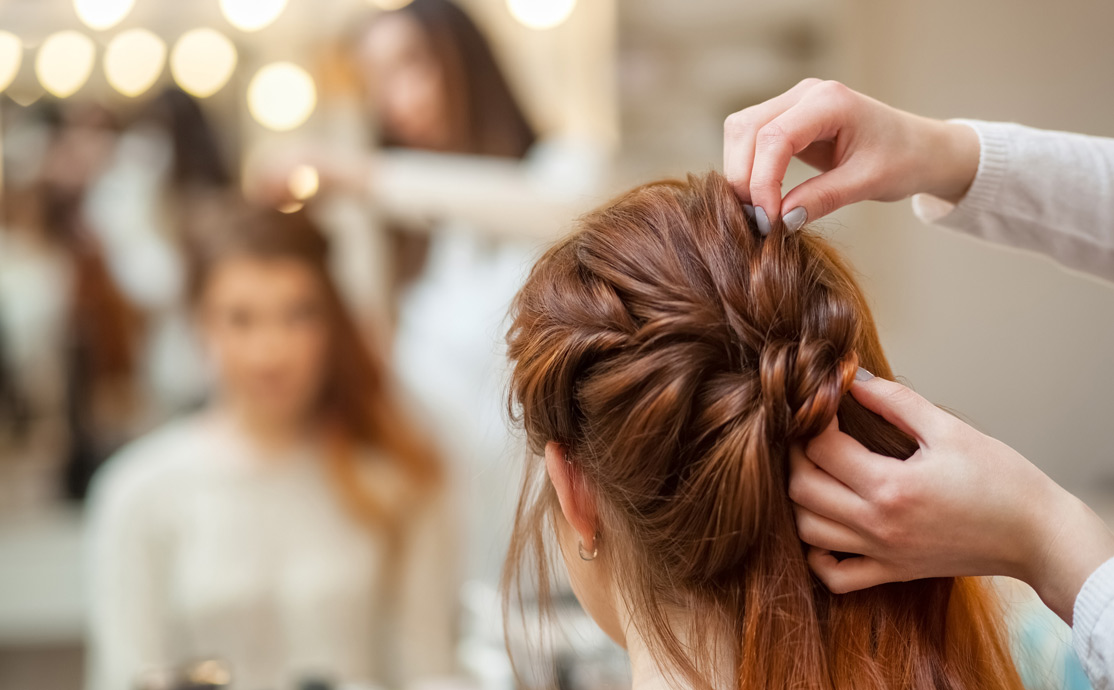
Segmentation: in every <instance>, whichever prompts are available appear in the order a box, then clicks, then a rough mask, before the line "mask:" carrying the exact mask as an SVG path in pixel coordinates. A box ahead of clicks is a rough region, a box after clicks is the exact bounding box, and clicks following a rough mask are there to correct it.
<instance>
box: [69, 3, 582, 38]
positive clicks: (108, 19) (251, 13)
mask: <svg viewBox="0 0 1114 690" xmlns="http://www.w3.org/2000/svg"><path fill="white" fill-rule="evenodd" d="M412 1H413V0H368V2H369V3H370V4H371V5H374V6H375V7H378V8H379V9H381V10H397V9H401V8H403V7H405V6H407V5H409V4H410V3H411V2H412ZM135 2H136V0H73V4H74V11H75V12H76V14H77V17H78V19H80V20H81V22H82V23H83V24H85V26H87V27H89V28H90V29H92V30H94V31H105V30H107V29H111V28H112V27H114V26H116V25H117V24H119V23H120V22H122V21H124V19H125V18H126V17H127V16H128V15H129V14H131V11H132V9H133V8H134V7H135ZM287 2H288V0H219V5H220V11H221V14H222V15H224V18H225V19H226V20H227V21H228V23H229V24H231V25H232V26H234V27H236V28H237V29H239V30H240V31H245V32H252V31H259V30H260V29H264V28H266V27H268V26H270V25H271V24H273V23H274V22H275V20H276V19H278V18H279V16H280V15H282V13H283V10H285V9H286V5H287ZM506 3H507V9H508V10H510V13H511V15H512V16H513V17H514V18H515V19H517V20H518V21H519V22H521V23H522V24H523V25H525V26H528V27H530V28H532V29H551V28H553V27H555V26H558V25H560V24H562V23H563V22H564V21H565V20H566V19H568V18H569V15H570V14H572V11H573V9H575V8H576V0H506Z"/></svg>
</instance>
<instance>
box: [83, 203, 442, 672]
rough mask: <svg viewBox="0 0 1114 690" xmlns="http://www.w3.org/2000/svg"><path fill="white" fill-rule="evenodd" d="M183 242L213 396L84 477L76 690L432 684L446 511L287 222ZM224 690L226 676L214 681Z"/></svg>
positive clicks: (227, 222)
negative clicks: (147, 677) (160, 675)
mask: <svg viewBox="0 0 1114 690" xmlns="http://www.w3.org/2000/svg"><path fill="white" fill-rule="evenodd" d="M197 220H198V222H197V225H196V226H191V227H192V229H191V234H190V237H191V248H192V252H191V253H192V256H193V263H192V269H191V272H190V281H189V285H190V291H189V292H190V295H191V299H192V302H193V305H194V309H195V314H196V319H197V323H198V325H199V326H200V330H201V332H202V335H203V341H204V344H205V346H206V349H207V351H208V353H209V355H210V356H211V359H212V362H213V364H214V365H215V378H216V382H217V392H216V395H215V397H214V398H213V399H212V401H211V402H210V403H209V404H208V406H207V407H206V408H205V409H204V410H203V411H201V412H200V413H198V414H196V415H195V416H192V417H189V418H187V419H184V420H181V421H177V422H174V423H172V424H170V425H168V426H167V427H165V428H163V429H161V430H159V431H156V432H155V433H153V434H151V435H149V436H147V437H146V438H143V439H141V440H139V441H137V442H135V443H133V444H132V445H130V446H129V447H128V448H126V449H125V450H124V451H122V452H121V453H120V454H119V455H118V456H117V457H116V458H114V459H113V460H111V461H110V462H109V464H108V465H107V466H106V467H105V468H104V470H103V472H102V473H101V474H100V475H98V477H97V479H96V482H95V485H94V494H93V500H92V503H91V518H90V522H91V527H90V535H91V537H90V539H91V542H90V545H91V554H90V555H91V569H92V572H91V578H90V582H89V586H90V590H89V591H90V592H91V593H92V595H93V596H92V597H91V607H92V611H91V621H92V629H91V635H90V649H91V655H92V657H91V665H90V676H89V681H90V682H89V687H90V689H91V690H118V689H119V688H128V687H133V685H134V684H135V683H136V681H137V679H138V678H140V677H141V676H142V675H143V674H144V673H147V672H153V671H159V670H165V669H168V668H172V667H176V666H179V665H181V664H183V663H187V662H190V661H197V660H201V659H219V660H221V661H222V662H223V663H224V664H226V665H227V666H226V667H225V668H227V669H228V670H229V671H230V673H231V677H232V684H233V686H234V687H242V688H276V689H277V688H289V687H297V684H298V683H303V682H306V681H307V680H308V679H311V678H313V679H322V678H324V679H330V680H333V681H337V682H344V683H349V684H361V683H367V684H373V683H374V684H379V685H386V686H387V687H404V686H405V685H407V684H408V683H409V682H411V681H413V680H415V679H416V678H418V677H427V676H435V675H438V674H444V673H447V672H449V671H450V670H451V668H452V653H453V637H454V635H453V619H454V616H455V611H456V605H455V598H456V591H455V586H454V585H455V583H454V581H453V572H454V568H453V564H452V557H451V554H452V549H451V548H450V543H449V542H451V536H450V535H449V530H448V529H447V528H446V521H445V520H444V519H443V518H444V517H445V515H446V514H447V512H446V511H447V506H446V504H445V501H444V500H443V497H442V496H441V490H442V488H443V478H442V472H441V468H440V466H439V464H438V462H437V460H436V459H435V456H434V454H433V453H432V452H431V451H430V449H429V448H428V447H427V446H426V444H425V443H423V441H422V440H421V439H420V438H419V437H418V436H417V434H416V433H415V431H414V428H413V426H412V425H411V424H410V422H409V420H407V418H406V416H405V415H404V413H403V411H402V409H401V407H400V405H399V402H398V400H397V398H396V397H395V394H394V391H393V389H392V386H391V384H390V382H389V380H388V377H387V375H386V372H385V371H384V368H383V366H382V364H381V363H380V362H379V361H378V360H377V359H375V358H374V357H373V356H372V354H371V353H370V352H369V351H368V349H366V347H365V345H364V344H363V343H362V341H361V340H360V337H359V335H358V333H357V331H356V328H355V326H354V325H353V322H352V320H351V319H350V317H349V315H348V314H347V313H346V312H345V310H344V308H343V306H342V304H341V301H340V298H339V296H338V294H337V291H336V289H335V286H334V284H333V282H332V280H331V278H330V276H329V274H328V272H327V269H326V259H327V257H326V255H327V245H326V242H325V240H324V238H323V237H322V235H321V234H320V233H319V231H318V230H317V229H316V228H315V227H314V226H313V225H312V224H311V223H310V221H309V220H308V219H307V218H306V215H305V214H304V213H297V214H293V215H284V214H281V213H279V212H277V211H266V210H258V209H250V208H242V209H235V208H234V209H232V210H231V211H230V210H228V209H226V208H224V207H218V208H216V209H214V211H213V212H212V213H211V214H202V215H201V216H200V217H198V219H197ZM226 680H227V679H226Z"/></svg>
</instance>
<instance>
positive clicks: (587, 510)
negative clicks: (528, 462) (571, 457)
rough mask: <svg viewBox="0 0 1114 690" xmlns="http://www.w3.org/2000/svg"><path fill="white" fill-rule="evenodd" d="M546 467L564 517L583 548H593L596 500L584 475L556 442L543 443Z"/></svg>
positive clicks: (595, 528) (596, 526)
mask: <svg viewBox="0 0 1114 690" xmlns="http://www.w3.org/2000/svg"><path fill="white" fill-rule="evenodd" d="M545 470H546V472H548V473H549V481H551V482H553V488H554V489H556V491H557V500H558V501H560V502H561V512H562V513H563V514H564V516H565V520H567V521H568V523H569V525H570V526H571V527H572V528H573V529H574V530H576V533H577V534H578V535H580V540H581V542H582V543H583V544H584V545H585V547H586V548H588V549H589V550H591V549H593V548H595V547H594V544H595V541H596V531H597V529H598V527H599V514H598V513H597V512H596V500H595V497H594V496H592V494H591V492H589V491H588V487H587V485H586V484H585V482H584V475H582V474H581V473H580V470H578V469H577V468H576V466H575V465H573V464H572V463H571V462H569V461H568V458H567V457H566V455H565V446H563V445H561V444H560V443H557V442H556V441H550V442H549V443H547V444H545Z"/></svg>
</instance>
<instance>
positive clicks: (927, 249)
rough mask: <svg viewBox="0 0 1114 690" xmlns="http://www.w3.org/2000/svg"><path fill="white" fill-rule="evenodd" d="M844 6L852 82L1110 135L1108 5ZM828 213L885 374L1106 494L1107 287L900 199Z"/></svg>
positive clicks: (940, 108) (1016, 1) (1113, 84)
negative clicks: (888, 368)
mask: <svg viewBox="0 0 1114 690" xmlns="http://www.w3.org/2000/svg"><path fill="white" fill-rule="evenodd" d="M844 2H845V5H846V12H845V13H844V14H843V16H844V19H845V20H846V21H845V25H844V27H843V29H842V30H843V32H844V37H845V40H846V43H845V45H846V46H847V47H848V48H849V52H848V58H849V59H848V61H847V62H846V64H845V66H844V68H843V69H841V70H840V71H841V73H840V74H835V75H832V76H840V77H842V78H843V79H844V80H845V81H847V82H848V83H850V84H851V85H852V86H854V87H856V88H858V89H860V90H863V91H866V92H867V93H870V94H871V95H874V96H876V97H878V98H880V99H882V100H884V101H886V102H889V103H892V104H894V105H897V106H899V107H902V108H906V109H909V110H912V111H915V112H918V113H922V114H926V115H932V116H938V117H972V118H981V119H992V120H1013V121H1018V122H1022V123H1025V124H1031V125H1034V126H1040V127H1045V128H1053V129H1068V130H1075V131H1080V132H1086V133H1090V134H1098V135H1107V136H1114V117H1112V113H1114V40H1111V36H1110V27H1111V26H1114V4H1112V3H1109V2H1095V1H1094V0H1064V1H1063V2H1059V3H1055V4H1053V3H1046V2H1042V1H1040V0H934V1H933V2H915V1H913V0H844ZM1048 193H1049V194H1057V193H1062V192H1061V190H1057V189H1056V188H1055V187H1054V186H1050V187H1049V190H1048ZM1111 203H1114V190H1111ZM841 222H842V223H843V224H844V225H846V227H845V228H843V229H841V230H839V231H838V232H837V233H836V236H837V237H838V239H839V241H841V242H842V243H845V246H846V247H847V250H848V253H849V254H850V255H851V257H852V258H853V260H854V261H855V263H856V265H857V266H858V268H859V269H860V270H861V271H862V272H863V274H864V282H865V283H866V285H867V287H868V290H869V292H870V295H871V297H872V299H873V301H874V303H875V305H876V316H877V318H878V321H879V324H880V327H881V329H882V332H883V333H882V336H883V342H884V343H885V344H886V345H887V349H888V352H889V355H890V359H891V361H892V363H893V364H894V367H895V369H896V370H897V371H898V372H899V373H900V374H902V375H904V376H905V377H907V378H908V380H909V381H910V382H911V383H912V384H913V385H914V386H915V387H916V388H917V390H919V391H921V392H922V393H924V394H925V395H927V396H928V397H930V398H931V399H932V400H934V401H935V402H937V403H939V404H942V405H945V406H947V407H950V408H952V409H954V410H956V411H958V412H959V413H961V414H962V415H963V416H964V417H966V418H967V419H968V420H970V421H972V422H973V423H974V424H976V425H977V426H978V427H980V428H981V429H983V430H984V431H986V432H988V433H990V434H992V435H994V436H997V437H998V438H1000V439H1002V440H1004V441H1006V442H1007V443H1009V444H1011V445H1012V446H1014V447H1015V448H1017V449H1018V450H1020V451H1021V452H1022V453H1024V454H1025V455H1026V456H1027V457H1029V458H1030V459H1031V460H1033V461H1034V462H1036V463H1037V464H1039V465H1040V466H1041V467H1042V468H1044V469H1045V470H1046V471H1047V472H1048V473H1049V474H1051V475H1052V476H1053V477H1054V478H1056V479H1058V480H1060V481H1062V482H1065V483H1067V484H1068V485H1069V486H1070V487H1071V488H1073V489H1074V490H1076V491H1081V492H1086V493H1088V494H1091V495H1094V494H1095V493H1098V492H1106V493H1107V494H1110V493H1114V436H1112V435H1111V430H1112V429H1114V404H1112V402H1111V393H1112V390H1114V286H1112V285H1108V284H1101V283H1099V282H1097V281H1095V280H1092V279H1089V278H1087V277H1084V276H1081V275H1078V274H1073V273H1070V272H1068V271H1066V270H1064V269H1061V268H1059V267H1057V266H1055V265H1053V264H1052V263H1051V262H1049V261H1048V260H1045V259H1042V258H1039V257H1035V256H1032V255H1028V254H1024V253H1021V252H1016V251H1010V250H1004V249H1001V248H997V247H992V246H989V245H987V244H984V243H981V242H978V241H975V240H971V239H969V238H967V237H963V236H960V235H957V234H955V233H952V232H950V231H947V230H941V229H936V228H928V227H925V226H922V225H921V224H920V223H919V222H918V221H917V220H916V219H915V218H914V217H913V215H912V212H911V210H910V207H909V204H908V202H906V203H902V204H895V205H890V206H888V207H883V206H881V205H876V204H868V205H866V206H865V207H863V208H861V209H858V210H854V211H851V212H849V213H846V214H844V215H843V216H842V217H841ZM1095 498H1097V496H1096V497H1095Z"/></svg>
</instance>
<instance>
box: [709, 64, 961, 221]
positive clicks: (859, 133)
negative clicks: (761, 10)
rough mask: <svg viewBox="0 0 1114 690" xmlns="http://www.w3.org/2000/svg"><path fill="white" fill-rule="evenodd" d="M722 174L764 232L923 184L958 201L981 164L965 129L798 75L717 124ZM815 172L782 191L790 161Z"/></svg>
mask: <svg viewBox="0 0 1114 690" xmlns="http://www.w3.org/2000/svg"><path fill="white" fill-rule="evenodd" d="M723 155H724V162H723V169H724V175H725V176H726V177H727V179H728V180H729V181H730V182H731V184H732V186H733V187H734V188H735V191H736V193H737V194H739V196H740V197H741V198H742V199H743V200H744V201H747V202H749V203H751V204H752V205H753V206H754V207H755V211H756V217H757V222H758V224H759V227H760V230H762V232H763V233H766V232H768V230H769V228H770V227H771V225H773V224H776V223H777V220H778V219H779V218H781V217H782V215H783V214H784V220H785V223H786V226H787V227H788V228H789V229H790V230H796V229H798V228H800V227H801V226H802V225H803V224H804V223H805V222H806V221H811V220H816V219H817V218H820V217H822V216H825V215H827V214H829V213H831V212H832V211H835V210H836V209H838V208H841V207H843V206H846V205H848V204H852V203H855V202H857V201H866V200H871V201H897V200H899V199H904V198H906V197H908V196H911V195H913V194H917V193H922V192H926V193H929V194H933V195H935V196H937V197H940V198H942V199H946V200H948V201H953V202H958V201H959V200H960V199H961V198H962V197H963V195H964V194H965V193H966V191H967V188H968V187H970V185H971V181H972V180H973V179H974V177H975V173H976V171H977V170H978V165H979V139H978V136H977V135H976V133H975V131H974V130H972V129H971V128H970V127H968V126H966V125H963V124H957V123H949V122H942V121H939V120H932V119H929V118H925V117H920V116H917V115H913V114H911V113H907V112H903V111H901V110H897V109H896V108H891V107H890V106H888V105H886V104H884V103H880V102H879V101H876V100H874V99H872V98H868V97H867V96H864V95H863V94H861V93H858V92H856V91H853V90H851V89H850V88H848V87H846V86H844V85H843V84H841V83H839V82H836V81H821V80H819V79H805V80H804V81H802V82H800V83H799V84H797V85H796V86H794V87H793V88H792V89H790V90H789V91H786V92H785V93H783V94H781V95H780V96H777V97H775V98H772V99H770V100H768V101H766V102H764V103H759V104H758V105H755V106H752V107H750V108H746V109H745V110H740V111H739V112H737V113H734V114H732V115H730V116H729V117H728V118H727V121H726V122H725V123H724V154H723ZM794 157H796V158H799V159H800V160H802V161H804V162H805V163H807V164H809V165H811V166H812V167H814V168H816V169H818V170H820V171H821V174H820V175H817V176H816V177H813V178H811V179H809V180H807V181H805V182H803V183H801V184H800V185H798V186H797V187H795V188H793V189H792V190H790V191H789V193H788V194H786V195H785V198H784V200H783V199H782V196H781V194H782V189H781V185H782V180H783V179H784V177H785V171H786V169H787V168H788V166H789V162H790V160H792V159H793V158H794Z"/></svg>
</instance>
